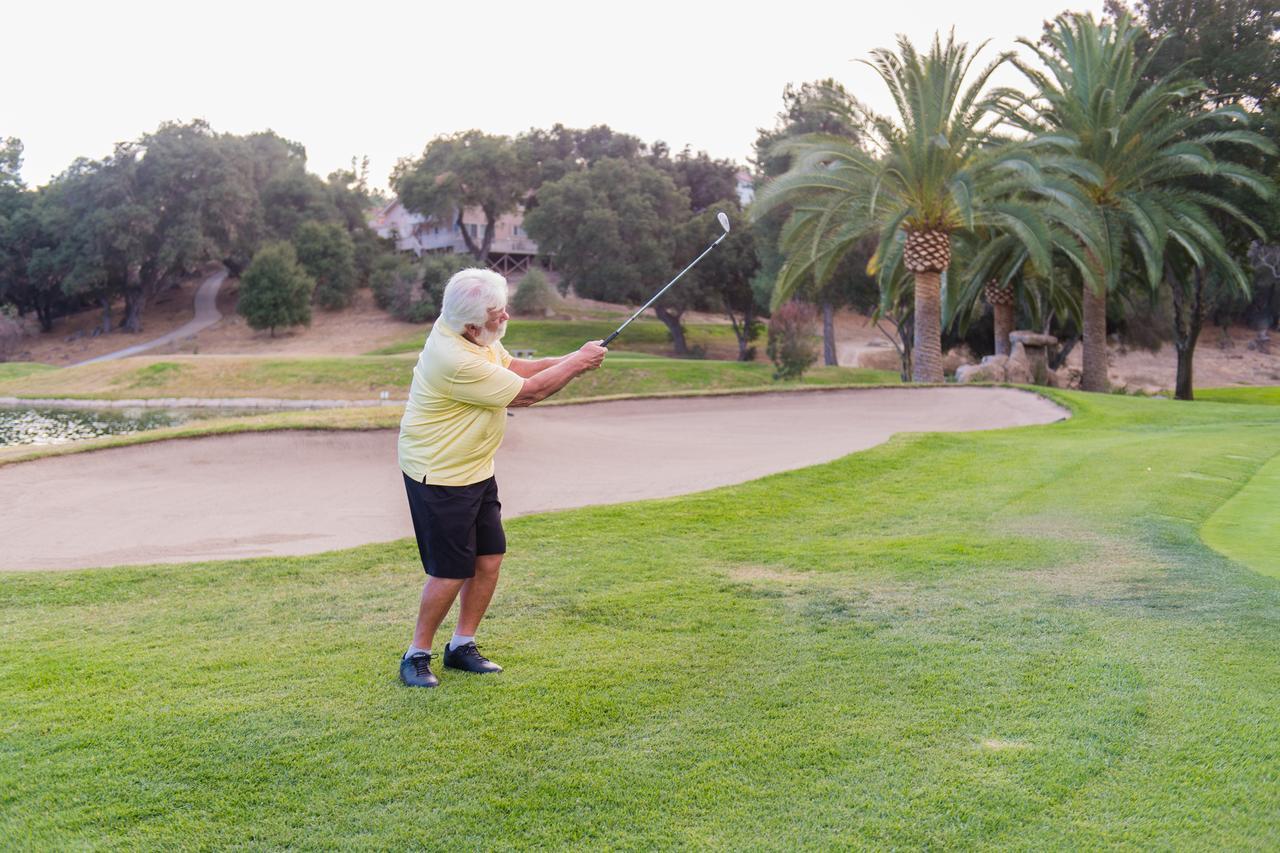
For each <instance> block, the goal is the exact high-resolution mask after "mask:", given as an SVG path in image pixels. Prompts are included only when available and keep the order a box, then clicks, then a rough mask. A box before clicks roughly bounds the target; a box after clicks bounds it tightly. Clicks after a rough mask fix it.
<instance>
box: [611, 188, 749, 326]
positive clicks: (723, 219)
mask: <svg viewBox="0 0 1280 853" xmlns="http://www.w3.org/2000/svg"><path fill="white" fill-rule="evenodd" d="M716 219H717V220H718V221H719V222H720V227H721V228H723V229H724V233H723V234H721V235H720V236H719V237H717V238H716V239H715V242H714V243H712V244H711V245H710V246H708V247H707V248H706V250H705V251H704V252H703V253H702V254H701V255H698V257H696V258H694V259H693V263H692V264H689V266H687V267H685V268H684V269H682V270H680V275H677V276H676V277H675V278H673V279H671V281H669V282H667V286H666V287H664V288H662V290H659V291H658V292H657V293H655V294H654V295H653V298H652V299H650V300H649V301H648V302H646V303H645V304H643V305H641V306H640V310H639V311H637V312H636V313H634V314H632V315H631V316H630V317H628V318H627V322H625V323H623V324H622V325H621V326H619V327H618V328H617V329H616V330H615V331H614V333H613V334H612V335H610V336H609V337H607V338H605V339H604V340H603V341H601V342H600V345H601V346H603V347H608V346H609V342H610V341H612V340H613V339H614V338H616V337H617V336H618V335H620V334H622V330H623V329H625V328H626V327H627V326H630V325H631V321H632V320H634V319H635V318H637V317H639V316H640V315H641V314H643V313H644V311H645V309H646V308H648V307H649V306H650V305H652V304H653V303H655V302H657V301H658V297H659V296H661V295H662V294H664V293H666V292H667V290H668V288H670V287H671V285H673V284H675V283H676V282H677V281H679V280H680V276H681V275H684V274H685V273H687V272H688V271H689V270H691V269H693V265H694V264H696V263H697V262H698V261H700V260H702V259H703V258H705V257H706V256H707V252H710V251H711V250H712V249H714V248H715V247H716V246H718V245H720V241H721V240H723V239H724V238H725V237H728V236H729V217H728V216H725V214H724V211H720V212H719V213H717V214H716Z"/></svg>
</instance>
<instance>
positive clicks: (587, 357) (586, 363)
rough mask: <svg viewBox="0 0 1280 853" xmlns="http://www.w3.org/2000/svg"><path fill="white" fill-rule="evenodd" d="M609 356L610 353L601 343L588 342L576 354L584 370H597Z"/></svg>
mask: <svg viewBox="0 0 1280 853" xmlns="http://www.w3.org/2000/svg"><path fill="white" fill-rule="evenodd" d="M608 354H609V351H608V350H607V349H605V348H604V347H602V346H600V341H587V342H586V343H585V344H583V345H582V348H581V349H579V350H578V351H577V353H575V355H576V356H577V358H578V360H579V364H581V365H582V369H583V370H595V369H596V368H597V367H599V366H600V365H601V364H603V363H604V357H605V356H606V355H608Z"/></svg>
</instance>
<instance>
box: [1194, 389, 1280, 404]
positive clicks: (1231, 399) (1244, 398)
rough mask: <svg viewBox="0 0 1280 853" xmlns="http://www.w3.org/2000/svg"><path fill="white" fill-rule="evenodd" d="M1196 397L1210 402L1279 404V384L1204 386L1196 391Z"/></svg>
mask: <svg viewBox="0 0 1280 853" xmlns="http://www.w3.org/2000/svg"><path fill="white" fill-rule="evenodd" d="M1196 399H1197V400H1202V401H1206V402H1211V403H1252V404H1254V405H1262V406H1280V385H1265V386H1262V387H1252V388H1205V389H1203V390H1200V391H1196Z"/></svg>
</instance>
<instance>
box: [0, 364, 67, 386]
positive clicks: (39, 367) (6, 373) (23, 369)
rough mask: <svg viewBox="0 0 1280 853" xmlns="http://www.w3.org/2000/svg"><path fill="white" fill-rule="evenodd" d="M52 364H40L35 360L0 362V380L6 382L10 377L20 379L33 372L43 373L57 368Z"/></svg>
mask: <svg viewBox="0 0 1280 853" xmlns="http://www.w3.org/2000/svg"><path fill="white" fill-rule="evenodd" d="M57 369H58V368H56V367H54V366H53V365H52V364H40V363H39V362H36V361H8V362H0V382H6V381H8V380H10V379H21V378H22V377H24V376H30V375H31V374H33V373H44V372H46V371H50V370H57Z"/></svg>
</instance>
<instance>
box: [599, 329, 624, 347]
mask: <svg viewBox="0 0 1280 853" xmlns="http://www.w3.org/2000/svg"><path fill="white" fill-rule="evenodd" d="M621 332H622V330H621V329H618V331H616V332H614V333H613V334H612V335H610V336H609V337H607V338H605V339H604V340H603V341H601V342H600V346H602V347H604V348H605V349H608V348H609V341H611V340H613V339H614V338H616V337H617V336H618V335H619V334H621Z"/></svg>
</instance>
